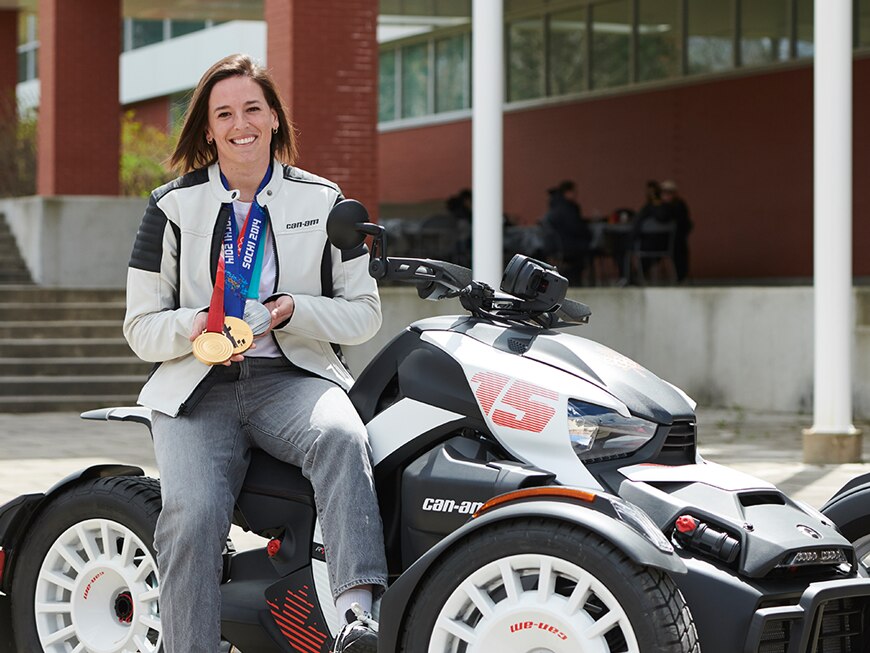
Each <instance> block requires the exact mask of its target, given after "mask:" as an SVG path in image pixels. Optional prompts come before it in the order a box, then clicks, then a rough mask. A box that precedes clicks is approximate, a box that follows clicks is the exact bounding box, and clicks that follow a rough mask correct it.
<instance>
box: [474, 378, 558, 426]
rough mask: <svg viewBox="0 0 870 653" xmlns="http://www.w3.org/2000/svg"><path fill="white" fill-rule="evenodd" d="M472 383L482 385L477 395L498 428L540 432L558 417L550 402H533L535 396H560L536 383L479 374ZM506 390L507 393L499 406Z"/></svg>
mask: <svg viewBox="0 0 870 653" xmlns="http://www.w3.org/2000/svg"><path fill="white" fill-rule="evenodd" d="M471 382H472V383H477V384H478V386H477V390H476V391H475V392H474V396H475V397H477V400H478V401H479V402H480V407H481V408H483V412H484V413H486V414H487V415H489V416H490V417H491V418H492V421H493V422H494V423H495V424H497V425H498V426H505V427H507V428H510V429H520V430H522V431H531V432H532V433H540V432H541V431H543V430H544V429H545V428H546V427H547V424H549V423H550V420H551V419H552V418H553V415H555V414H556V409H555V408H554V407H553V406H552V405H550V404H549V403H543V402H540V401H534V400H533V399H532V397H533V396H537V397H542V398H545V399H551V400H556V399H558V398H559V393H558V392H555V391H553V390H548V389H547V388H542V387H541V386H539V385H535V384H534V383H527V382H525V381H519V380H517V379H512V378H510V377H509V376H505V375H504V374H498V373H497V372H478V373H477V374H475V375H474V376H473V377H471ZM505 388H507V391H505V393H504V396H502V398H501V400H500V401H498V402H497V403H496V400H498V398H499V395H501V394H502V391H504V390H505ZM493 406H495V410H493ZM503 408H514V409H516V411H518V414H517V413H514V412H509V411H507V410H503Z"/></svg>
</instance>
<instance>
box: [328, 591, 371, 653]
mask: <svg viewBox="0 0 870 653" xmlns="http://www.w3.org/2000/svg"><path fill="white" fill-rule="evenodd" d="M345 619H346V620H347V622H348V623H346V624H345V625H344V626H343V627H342V629H341V630H340V631H338V635H336V637H335V642H334V643H333V645H332V653H378V622H377V621H375V620H374V619H373V618H372V616H371V615H370V614H369V613H368V612H366V611H365V610H363V609H362V607H361V606H360V604H359V603H354V604H352V605H351V606H350V610H348V611H347V614H345ZM351 620H352V621H351Z"/></svg>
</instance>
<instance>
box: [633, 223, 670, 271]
mask: <svg viewBox="0 0 870 653" xmlns="http://www.w3.org/2000/svg"><path fill="white" fill-rule="evenodd" d="M676 232H677V225H676V223H675V222H667V223H662V222H659V221H658V220H645V221H644V222H643V223H642V224H641V226H640V230H639V232H638V234H637V238H636V239H635V242H634V247H633V249H632V250H631V259H632V264H633V266H634V268H635V272H636V273H637V281H638V283H640V284H641V285H646V283H647V275H648V274H649V273H650V272H651V271H652V270H653V269H654V268H656V267H658V268H660V269H662V271H664V269H665V268H666V269H667V273H666V274H667V279H668V282H669V283H675V282H676V280H677V268H676V265H675V264H674V241H675V239H676Z"/></svg>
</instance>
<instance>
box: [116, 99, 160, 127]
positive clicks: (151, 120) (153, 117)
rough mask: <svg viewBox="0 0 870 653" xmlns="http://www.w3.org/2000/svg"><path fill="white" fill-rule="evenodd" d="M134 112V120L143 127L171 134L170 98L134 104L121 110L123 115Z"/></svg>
mask: <svg viewBox="0 0 870 653" xmlns="http://www.w3.org/2000/svg"><path fill="white" fill-rule="evenodd" d="M127 111H132V112H133V118H134V119H135V120H136V121H138V122H141V123H142V124H143V125H150V126H151V127H156V128H157V129H160V130H161V131H164V132H166V133H168V132H169V127H170V125H169V98H168V97H167V96H165V95H164V96H163V97H158V98H153V99H150V100H145V101H144V102H134V103H133V104H128V105H126V106H124V107H122V108H121V113H122V114H124V113H126V112H127Z"/></svg>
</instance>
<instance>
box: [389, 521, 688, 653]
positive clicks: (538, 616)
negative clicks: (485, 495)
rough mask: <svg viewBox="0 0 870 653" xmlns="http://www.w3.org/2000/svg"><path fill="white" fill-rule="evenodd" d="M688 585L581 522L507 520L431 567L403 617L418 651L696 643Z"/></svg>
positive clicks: (529, 652)
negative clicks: (682, 587) (685, 595)
mask: <svg viewBox="0 0 870 653" xmlns="http://www.w3.org/2000/svg"><path fill="white" fill-rule="evenodd" d="M699 650H700V649H699V647H698V643H697V635H696V632H695V626H694V623H693V622H692V617H691V614H690V613H689V610H688V607H687V606H686V604H685V600H684V599H683V596H682V594H681V593H680V592H679V590H678V589H677V588H676V586H675V585H674V584H673V581H672V580H671V579H670V577H668V576H667V575H666V574H664V573H662V572H660V571H658V570H656V569H649V568H645V567H640V566H638V565H636V564H634V563H633V562H632V561H631V560H630V559H628V558H627V557H626V556H625V555H624V554H622V552H621V551H619V550H618V549H617V548H615V547H614V546H613V545H612V544H610V543H609V542H607V541H605V540H603V539H601V538H600V537H598V536H596V535H594V534H592V533H589V532H587V531H585V530H583V529H581V528H579V527H576V526H572V525H569V524H564V523H559V522H553V521H547V520H543V519H525V520H518V521H512V522H503V523H500V524H496V525H494V526H491V527H489V528H487V529H485V530H483V531H480V532H479V533H476V534H474V535H472V536H470V537H469V538H468V539H467V540H466V541H464V542H463V543H461V544H460V545H459V546H457V547H456V548H455V549H454V550H453V551H451V552H450V553H449V554H448V556H447V557H446V559H444V560H443V561H442V562H441V563H440V564H438V565H437V566H436V567H435V568H434V569H433V570H432V571H431V573H430V574H429V576H428V578H427V579H426V581H425V582H424V585H423V586H422V587H421V588H420V591H419V592H418V593H417V595H416V598H415V600H414V602H413V604H412V606H411V609H410V611H409V613H408V617H407V619H406V621H405V624H404V629H403V637H402V651H404V652H407V653H417V652H419V651H426V652H427V653H494V652H496V653H653V652H655V653H698V651H699Z"/></svg>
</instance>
